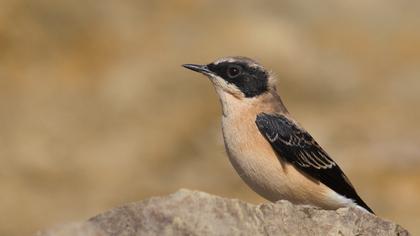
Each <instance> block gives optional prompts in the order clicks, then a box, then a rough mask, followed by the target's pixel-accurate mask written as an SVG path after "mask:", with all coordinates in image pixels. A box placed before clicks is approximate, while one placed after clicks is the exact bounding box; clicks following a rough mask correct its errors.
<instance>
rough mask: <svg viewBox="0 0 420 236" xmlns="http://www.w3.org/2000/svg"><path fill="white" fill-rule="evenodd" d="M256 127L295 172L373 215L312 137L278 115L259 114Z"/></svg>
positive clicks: (335, 164)
mask: <svg viewBox="0 0 420 236" xmlns="http://www.w3.org/2000/svg"><path fill="white" fill-rule="evenodd" d="M255 122H256V124H257V127H258V129H259V130H260V132H261V133H262V134H263V136H264V137H265V138H266V139H267V141H268V142H269V143H270V144H271V146H272V147H273V149H274V150H275V152H277V154H279V156H280V157H281V158H284V159H285V160H286V161H287V162H289V163H291V164H293V165H294V166H295V167H296V168H297V169H298V170H300V171H302V172H303V173H304V174H306V175H309V176H310V177H312V178H313V179H315V180H317V181H320V182H321V183H323V184H325V185H326V186H328V187H329V188H331V189H332V190H334V191H335V192H337V193H338V194H340V195H343V196H345V197H347V198H350V199H353V200H354V201H355V203H356V204H358V205H359V206H361V207H363V208H365V209H366V210H368V211H370V212H372V213H373V211H372V210H371V209H370V208H369V207H368V206H367V205H366V203H365V202H363V200H362V199H361V198H360V197H359V195H358V194H357V193H356V190H355V189H354V187H353V185H352V184H351V183H350V181H349V180H348V178H347V176H346V175H345V174H344V173H343V171H342V170H341V169H340V167H339V166H338V165H337V163H335V162H334V161H333V160H332V159H331V158H330V157H329V156H328V154H327V153H326V152H325V151H324V150H323V149H322V148H321V146H319V144H318V143H317V142H316V141H315V140H314V139H313V138H312V136H311V135H310V134H309V133H308V132H307V131H306V130H304V129H302V128H300V127H298V126H297V125H296V124H295V123H294V122H293V121H291V120H290V119H288V118H287V117H286V116H284V115H281V114H266V113H261V114H259V115H258V116H257V119H256V121H255Z"/></svg>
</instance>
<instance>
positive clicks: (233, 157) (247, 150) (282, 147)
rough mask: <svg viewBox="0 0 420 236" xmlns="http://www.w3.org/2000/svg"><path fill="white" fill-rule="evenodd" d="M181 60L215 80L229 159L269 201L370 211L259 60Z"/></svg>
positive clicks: (240, 58)
mask: <svg viewBox="0 0 420 236" xmlns="http://www.w3.org/2000/svg"><path fill="white" fill-rule="evenodd" d="M183 66H184V67H185V68H188V69H190V70H193V71H196V72H199V73H202V74H204V75H206V76H207V77H208V78H209V79H210V81H211V82H212V84H213V85H214V87H215V90H216V92H217V94H218V96H219V99H220V102H221V104H222V112H223V115H222V130H223V139H224V143H225V147H226V151H227V154H228V156H229V160H230V162H231V163H232V165H233V167H234V168H235V170H236V171H237V172H238V174H239V176H240V177H241V178H242V179H243V180H244V181H245V183H246V184H247V185H248V186H249V187H250V188H251V189H253V190H254V191H255V192H257V193H258V194H260V195H261V196H262V197H264V198H266V199H268V200H270V201H273V202H275V201H278V200H281V199H285V200H289V201H291V202H293V203H295V204H310V205H315V206H318V207H321V208H324V209H337V208H340V207H346V206H351V205H353V206H356V207H359V208H361V209H364V210H366V211H368V212H370V213H372V214H374V213H373V211H372V210H371V209H370V208H369V207H368V205H367V204H366V203H365V202H364V201H363V200H362V199H361V198H360V197H359V195H358V194H357V192H356V190H355V189H354V187H353V185H352V184H351V183H350V181H349V179H348V178H347V176H346V175H345V174H344V173H343V171H342V170H341V168H340V167H339V166H338V165H337V163H336V162H334V160H332V159H331V157H330V156H329V155H328V154H327V153H326V152H325V151H324V149H323V148H321V146H320V145H319V144H318V143H317V142H316V141H315V140H314V139H313V138H312V136H311V135H310V134H309V133H308V132H307V131H306V130H305V129H304V128H302V126H301V125H300V124H299V123H298V122H296V121H295V120H294V119H293V118H292V116H291V115H290V113H289V112H288V111H287V109H286V107H285V106H284V104H283V102H282V100H281V99H280V96H279V95H278V94H277V89H276V80H275V78H274V76H273V75H272V74H271V73H269V72H268V71H267V70H266V69H265V68H264V67H263V66H261V65H260V64H259V63H257V62H255V61H254V60H252V59H250V58H246V57H226V58H222V59H219V60H216V61H214V62H212V63H210V64H207V65H196V64H184V65H183Z"/></svg>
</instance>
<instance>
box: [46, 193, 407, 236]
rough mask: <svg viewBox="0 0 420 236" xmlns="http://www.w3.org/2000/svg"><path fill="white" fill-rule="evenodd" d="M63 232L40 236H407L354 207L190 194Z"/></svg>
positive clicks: (145, 204) (107, 214)
mask: <svg viewBox="0 0 420 236" xmlns="http://www.w3.org/2000/svg"><path fill="white" fill-rule="evenodd" d="M66 230H68V231H69V232H71V233H70V234H66V233H65V232H67V231H66ZM66 230H63V229H61V230H57V229H55V231H54V230H52V231H51V230H50V231H47V232H43V233H40V234H39V235H43V236H61V235H80V236H88V235H89V236H91V235H95V236H102V235H104V236H108V235H110V236H111V235H127V236H128V235H409V233H408V231H406V230H405V229H403V228H402V227H401V226H399V225H397V224H395V223H393V222H390V221H387V220H383V219H381V218H378V217H376V216H374V215H371V214H369V213H366V212H364V211H362V210H360V209H357V208H341V209H338V210H336V211H329V210H322V209H319V208H316V207H313V206H304V205H293V204H292V203H290V202H288V201H279V202H277V203H264V204H260V205H253V204H249V203H246V202H243V201H240V200H237V199H227V198H222V197H218V196H213V195H210V194H207V193H203V192H197V191H190V190H180V191H178V192H176V193H174V194H171V195H169V196H163V197H153V198H150V199H148V200H145V201H142V202H136V203H129V204H126V205H124V206H121V207H117V208H114V209H112V210H109V211H107V212H105V213H102V214H99V215H97V216H95V217H93V218H91V219H90V220H88V222H86V223H84V224H76V228H74V227H69V228H67V229H66ZM57 232H58V233H57ZM63 232H64V233H63Z"/></svg>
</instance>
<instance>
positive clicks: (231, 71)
mask: <svg viewBox="0 0 420 236" xmlns="http://www.w3.org/2000/svg"><path fill="white" fill-rule="evenodd" d="M241 73H242V67H240V66H238V65H231V66H229V67H228V68H227V75H228V76H229V77H230V78H232V79H233V78H236V77H238V75H240V74H241Z"/></svg>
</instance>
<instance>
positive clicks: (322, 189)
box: [222, 118, 353, 209]
mask: <svg viewBox="0 0 420 236" xmlns="http://www.w3.org/2000/svg"><path fill="white" fill-rule="evenodd" d="M228 122H231V121H230V120H228V119H226V118H225V119H224V120H223V122H222V125H223V136H224V142H225V147H226V151H227V153H228V156H229V160H230V162H231V163H232V165H233V167H234V168H235V170H236V171H237V172H238V174H239V176H240V177H241V178H242V180H243V181H244V182H245V183H246V184H247V185H248V186H249V187H250V188H251V189H253V190H254V191H255V192H257V193H258V194H260V195H261V196H262V197H264V198H266V199H268V200H270V201H277V200H281V199H285V200H289V201H291V202H293V203H296V204H311V205H316V206H320V207H322V208H326V209H337V208H339V207H343V206H347V205H350V204H353V203H352V201H351V200H349V199H347V198H344V197H342V196H341V195H339V194H337V193H335V192H334V191H332V190H330V189H329V188H328V187H326V186H325V185H324V184H322V183H320V182H318V181H315V180H313V179H311V178H308V177H307V176H304V175H303V174H302V173H301V172H299V171H298V170H297V169H296V168H295V167H294V166H293V165H291V164H290V163H287V162H285V161H282V158H281V157H278V156H277V155H276V153H275V152H274V151H273V149H272V147H271V145H270V144H269V143H268V142H267V141H266V140H265V138H264V137H263V136H262V135H261V134H260V133H259V130H258V128H257V127H256V125H254V122H252V123H251V122H248V123H247V122H244V120H242V125H241V126H234V125H230V124H228ZM235 127H236V128H235Z"/></svg>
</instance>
